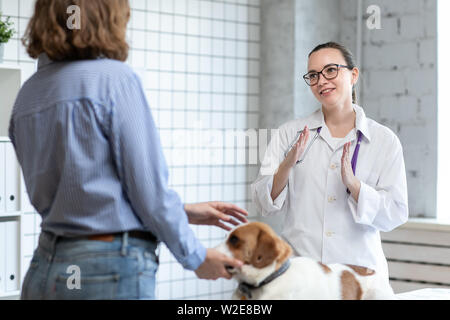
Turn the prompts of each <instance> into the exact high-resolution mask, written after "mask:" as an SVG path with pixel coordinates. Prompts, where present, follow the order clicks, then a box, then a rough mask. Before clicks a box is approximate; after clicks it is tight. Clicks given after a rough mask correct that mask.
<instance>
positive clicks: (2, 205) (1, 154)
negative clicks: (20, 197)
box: [0, 142, 6, 259]
mask: <svg viewBox="0 0 450 320" xmlns="http://www.w3.org/2000/svg"><path fill="white" fill-rule="evenodd" d="M5 145H6V143H4V142H0V215H1V214H2V213H3V212H5V211H6V190H5V183H6V171H5V170H6V164H5ZM0 259H1V257H0Z"/></svg>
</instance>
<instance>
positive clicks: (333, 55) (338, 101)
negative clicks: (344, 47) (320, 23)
mask: <svg viewBox="0 0 450 320" xmlns="http://www.w3.org/2000/svg"><path fill="white" fill-rule="evenodd" d="M330 64H340V65H348V64H347V62H346V61H345V59H344V56H343V55H342V53H341V52H340V51H339V50H338V49H334V48H324V49H320V50H318V51H315V52H313V53H312V54H311V55H310V57H309V59H308V72H310V71H316V72H320V71H321V70H322V69H323V68H324V67H325V66H327V65H330ZM323 73H325V70H324V71H323ZM358 75H359V70H358V68H353V69H352V70H349V69H347V68H342V67H340V68H339V70H338V76H337V77H336V78H334V79H332V80H327V79H325V77H324V76H323V75H322V74H320V75H319V81H318V82H317V84H316V85H313V86H311V87H310V88H311V91H312V93H313V94H314V96H315V97H316V99H317V100H318V101H319V102H320V103H321V104H322V105H323V106H325V107H328V106H335V105H346V104H348V103H351V102H352V87H353V85H354V84H356V82H357V81H358Z"/></svg>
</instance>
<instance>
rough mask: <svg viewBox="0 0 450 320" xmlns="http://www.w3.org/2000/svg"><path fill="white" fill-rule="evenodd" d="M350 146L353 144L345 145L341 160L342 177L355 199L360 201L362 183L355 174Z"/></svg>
mask: <svg viewBox="0 0 450 320" xmlns="http://www.w3.org/2000/svg"><path fill="white" fill-rule="evenodd" d="M350 146H351V142H347V143H346V144H345V145H344V150H343V151H342V158H341V175H342V182H343V183H344V185H345V186H346V187H347V188H348V190H349V191H350V193H351V194H352V196H353V198H354V199H355V200H356V201H358V198H359V190H360V189H361V182H360V181H359V180H358V178H356V177H355V175H354V174H353V169H352V163H351V161H350Z"/></svg>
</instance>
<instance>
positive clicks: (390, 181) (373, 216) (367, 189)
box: [348, 137, 408, 232]
mask: <svg viewBox="0 0 450 320" xmlns="http://www.w3.org/2000/svg"><path fill="white" fill-rule="evenodd" d="M382 168H383V169H382V170H381V173H380V177H379V179H378V182H377V185H376V186H375V187H372V186H369V185H368V184H366V183H364V182H360V188H359V189H360V190H359V194H358V197H357V201H355V198H354V197H353V196H352V197H349V199H348V204H349V207H350V211H351V213H352V215H353V218H354V220H355V222H356V223H360V224H365V225H369V226H372V227H374V228H376V229H378V230H380V231H383V232H389V231H391V230H393V229H395V228H396V227H398V226H400V225H402V224H403V223H405V222H406V221H407V220H408V189H407V184H406V171H405V162H404V159H403V150H402V146H401V144H400V141H399V140H398V138H397V137H394V139H393V142H392V143H391V146H390V148H387V150H386V158H385V160H384V163H383V166H382Z"/></svg>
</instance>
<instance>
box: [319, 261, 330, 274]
mask: <svg viewBox="0 0 450 320" xmlns="http://www.w3.org/2000/svg"><path fill="white" fill-rule="evenodd" d="M319 265H320V266H321V267H322V269H323V271H324V272H325V273H330V272H331V269H330V267H329V266H327V265H326V264H323V263H322V262H320V261H319Z"/></svg>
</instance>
